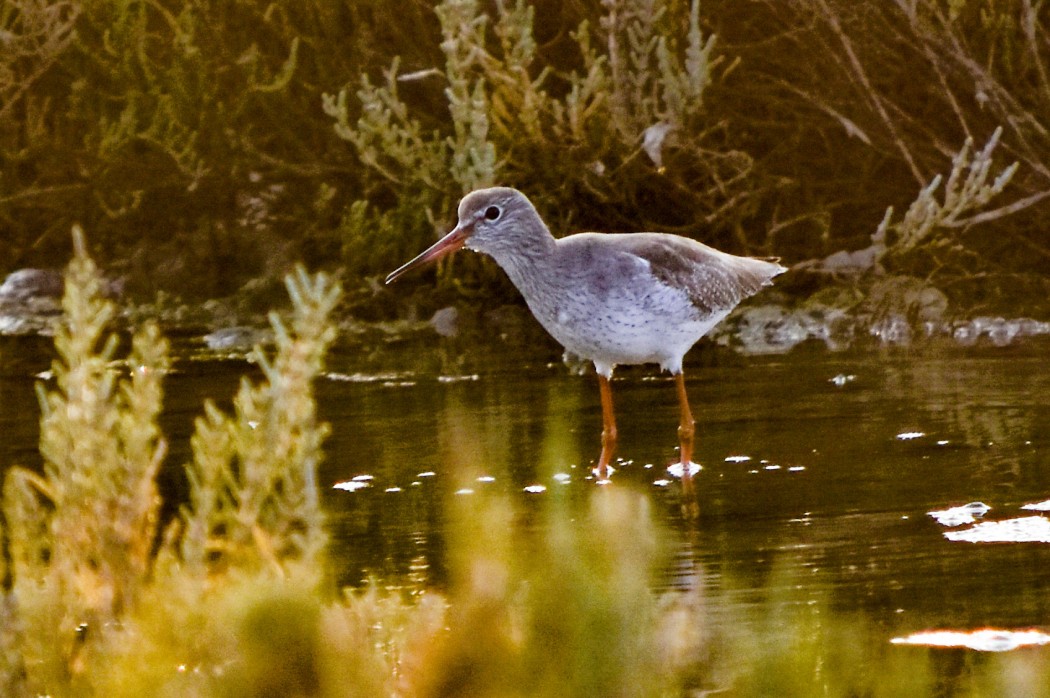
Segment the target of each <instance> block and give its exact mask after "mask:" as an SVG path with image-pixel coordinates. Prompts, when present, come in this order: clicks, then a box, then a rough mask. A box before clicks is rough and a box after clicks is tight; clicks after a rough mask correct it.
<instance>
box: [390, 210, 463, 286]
mask: <svg viewBox="0 0 1050 698" xmlns="http://www.w3.org/2000/svg"><path fill="white" fill-rule="evenodd" d="M468 237H470V229H469V228H461V227H460V226H458V225H457V226H456V227H455V228H453V229H452V232H450V233H449V234H448V235H446V236H445V237H443V238H441V239H440V240H438V241H437V242H435V243H434V244H433V245H431V246H430V247H428V248H427V249H426V250H425V251H424V252H423V253H422V254H420V255H419V256H418V257H416V258H415V259H413V260H412V261H410V262H406V263H405V264H402V265H401V266H400V267H398V268H397V269H395V270H394V271H392V272H390V273H389V274H387V277H386V283H388V284H389V283H393V282H394V280H395V279H397V277H399V276H401V275H402V274H404V273H405V272H407V271H411V270H412V269H415V268H416V267H418V266H422V265H424V264H426V263H427V262H433V261H434V260H435V259H440V258H441V257H444V256H445V255H447V254H452V253H453V252H455V251H456V250H458V249H459V248H461V247H463V245H464V244H465V243H466V242H467V238H468Z"/></svg>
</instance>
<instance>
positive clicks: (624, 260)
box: [386, 187, 787, 496]
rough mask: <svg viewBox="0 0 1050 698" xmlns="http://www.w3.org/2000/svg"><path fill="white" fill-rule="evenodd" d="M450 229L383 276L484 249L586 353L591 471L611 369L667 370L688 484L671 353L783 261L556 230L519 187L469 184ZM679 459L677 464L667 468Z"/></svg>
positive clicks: (678, 356)
mask: <svg viewBox="0 0 1050 698" xmlns="http://www.w3.org/2000/svg"><path fill="white" fill-rule="evenodd" d="M458 218H459V220H458V223H457V225H456V226H455V228H453V229H452V231H451V232H449V233H448V234H446V235H445V236H444V237H442V238H441V239H440V240H438V241H437V242H436V243H434V244H433V245H431V246H430V247H429V248H427V249H426V250H424V251H423V252H422V253H420V254H419V255H418V256H416V257H415V258H413V259H412V260H410V261H408V262H406V263H405V264H403V265H402V266H400V267H398V268H397V269H395V270H394V271H392V272H390V274H389V275H387V277H386V283H387V284H390V283H392V282H394V281H395V280H396V279H398V278H399V277H401V276H402V275H403V274H405V273H407V272H409V271H411V270H413V269H416V268H417V267H420V266H423V265H425V264H427V263H430V262H433V261H435V260H437V259H439V258H441V257H444V256H446V255H448V254H451V253H453V252H455V251H456V250H459V249H462V248H466V249H468V250H472V251H474V252H480V253H482V254H485V255H488V256H489V257H491V258H492V259H493V260H495V262H496V264H498V265H499V266H500V267H501V268H502V269H503V271H504V272H505V273H506V274H507V276H508V277H509V278H510V281H511V282H512V283H513V284H514V286H515V287H516V288H517V289H518V291H519V292H520V293H521V295H522V297H523V298H524V299H525V303H526V305H528V307H529V310H530V311H531V312H532V315H533V316H534V317H535V318H536V320H537V321H538V322H539V323H540V325H542V326H543V328H544V329H545V330H546V331H547V332H548V333H549V334H550V335H551V336H552V337H553V338H554V339H555V340H557V341H558V343H560V344H561V345H562V346H563V347H564V348H565V350H566V351H567V352H568V353H570V354H573V355H575V356H577V357H580V358H582V359H586V360H590V361H591V362H592V363H593V364H594V369H595V372H596V374H597V376H598V387H599V393H600V398H601V407H602V433H601V454H600V455H599V458H598V463H597V466H596V467H595V474H596V475H597V478H598V479H599V481H601V482H607V481H608V479H609V476H610V462H611V461H612V458H613V454H614V452H615V450H616V446H617V432H616V417H615V413H614V409H613V397H612V386H611V383H610V381H611V380H612V375H613V370H614V369H615V368H616V367H617V366H618V365H632V364H649V363H653V364H658V365H659V366H660V368H661V369H663V370H665V371H668V372H670V373H671V375H672V376H673V377H674V381H675V385H676V391H677V398H678V408H679V426H678V439H679V463H678V464H676V465H673V466H672V467H671V468H670V470H671V472H673V473H674V474H676V475H679V477H680V478H681V482H682V491H683V494H685V495H687V496H691V495H692V494H693V484H692V478H693V475H694V474H695V473H696V472H698V471H699V469H700V467H699V466H698V465H697V464H695V463H693V460H692V457H693V447H694V437H695V422H694V420H693V415H692V411H691V410H690V409H689V397H688V395H687V394H686V386H685V374H684V372H683V367H682V363H683V360H684V357H685V355H686V353H687V352H688V351H689V350H690V349H691V348H692V347H693V345H694V344H696V342H697V341H699V340H700V338H701V337H703V336H704V335H705V334H707V333H708V332H709V331H710V330H711V329H712V328H713V327H715V325H717V324H718V323H719V322H721V321H722V320H723V319H724V318H725V317H726V316H727V315H728V314H729V313H730V311H732V310H733V308H735V307H736V306H737V304H739V303H740V301H742V300H743V299H745V298H747V297H749V296H752V295H754V294H755V293H757V292H758V291H760V290H761V289H762V288H764V287H766V286H769V285H771V284H772V279H773V277H775V276H777V275H778V274H781V273H783V272H784V271H786V270H787V269H786V268H785V267H783V266H781V265H780V264H779V263H778V262H779V260H777V259H775V258H766V259H762V258H757V257H741V256H737V255H733V254H729V253H727V252H722V251H720V250H717V249H715V248H713V247H709V246H708V245H705V244H703V243H701V242H698V241H696V240H693V239H691V238H687V237H683V236H680V235H673V234H670V233H658V232H640V233H595V232H584V233H576V234H572V235H567V236H565V237H561V238H555V237H554V236H553V235H552V234H551V231H550V229H549V228H548V227H547V224H546V223H545V222H544V221H543V219H542V218H541V217H540V214H539V213H538V212H537V211H536V207H535V206H534V205H533V204H532V202H531V201H529V199H528V197H527V196H525V194H523V193H521V192H520V191H518V190H517V189H513V188H510V187H491V188H486V189H478V190H476V191H473V192H470V193H469V194H467V195H466V196H464V197H463V199H462V200H461V201H460V203H459V208H458ZM679 467H680V468H681V473H680V474H679V473H678V469H679Z"/></svg>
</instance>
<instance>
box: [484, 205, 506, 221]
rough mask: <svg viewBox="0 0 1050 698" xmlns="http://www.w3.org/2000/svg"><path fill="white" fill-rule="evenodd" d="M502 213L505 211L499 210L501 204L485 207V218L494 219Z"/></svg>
mask: <svg viewBox="0 0 1050 698" xmlns="http://www.w3.org/2000/svg"><path fill="white" fill-rule="evenodd" d="M501 213H503V212H502V211H500V210H499V206H489V207H488V208H487V209H485V218H486V219H488V220H490V221H494V220H496V219H497V218H499V215H500V214H501Z"/></svg>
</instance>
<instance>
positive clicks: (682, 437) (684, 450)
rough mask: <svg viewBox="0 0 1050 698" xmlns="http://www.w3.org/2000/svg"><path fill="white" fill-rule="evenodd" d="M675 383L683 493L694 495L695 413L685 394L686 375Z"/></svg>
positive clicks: (681, 376)
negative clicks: (691, 409) (690, 407)
mask: <svg viewBox="0 0 1050 698" xmlns="http://www.w3.org/2000/svg"><path fill="white" fill-rule="evenodd" d="M674 381H675V386H676V387H677V388H678V410H679V412H678V414H679V424H678V443H679V446H680V455H681V464H682V493H683V494H686V495H692V493H693V474H692V472H691V471H690V468H691V467H692V465H693V436H694V435H695V434H696V426H695V424H694V422H693V413H692V412H691V411H690V410H689V396H688V395H686V392H685V373H679V374H677V375H675V377H674Z"/></svg>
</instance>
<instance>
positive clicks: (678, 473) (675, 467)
mask: <svg viewBox="0 0 1050 698" xmlns="http://www.w3.org/2000/svg"><path fill="white" fill-rule="evenodd" d="M701 470H703V467H702V466H701V465H700V464H699V463H693V462H692V461H690V462H689V476H690V477H691V476H693V475H696V474H697V473H698V472H700V471H701ZM667 472H669V473H670V474H671V475H672V476H674V477H677V478H679V479H681V478H682V476H683V475H685V464H684V463H672V464H671V465H669V466H667Z"/></svg>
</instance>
